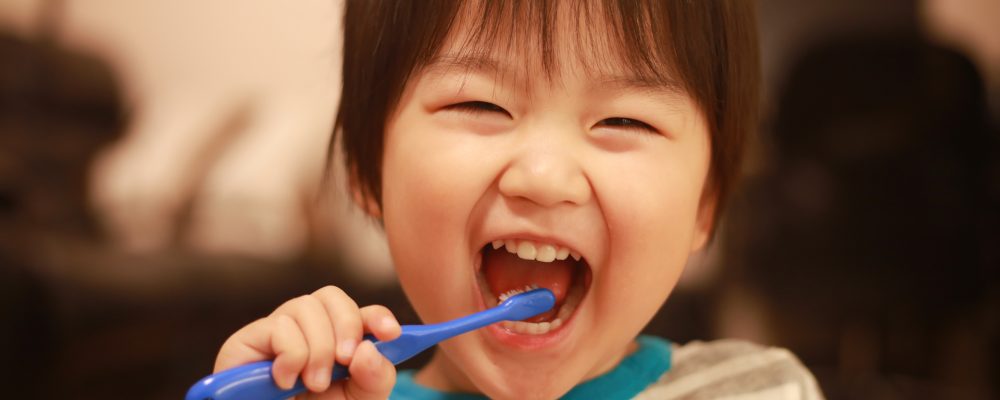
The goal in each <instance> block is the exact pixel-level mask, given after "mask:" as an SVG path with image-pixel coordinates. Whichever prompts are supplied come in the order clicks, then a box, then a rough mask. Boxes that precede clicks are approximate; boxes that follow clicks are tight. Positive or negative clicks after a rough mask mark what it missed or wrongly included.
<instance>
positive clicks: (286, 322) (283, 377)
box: [271, 315, 309, 389]
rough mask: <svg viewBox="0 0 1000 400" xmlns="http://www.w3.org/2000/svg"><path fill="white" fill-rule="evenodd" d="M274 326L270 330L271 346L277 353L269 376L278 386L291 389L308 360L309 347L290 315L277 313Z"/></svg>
mask: <svg viewBox="0 0 1000 400" xmlns="http://www.w3.org/2000/svg"><path fill="white" fill-rule="evenodd" d="M273 320H274V327H273V330H272V332H271V348H272V349H274V353H275V354H277V358H275V359H274V363H273V364H272V365H271V377H273V378H274V382H275V383H277V384H278V387H280V388H282V389H291V388H292V386H294V385H295V380H296V378H297V377H298V376H299V372H301V371H302V368H304V367H305V366H306V362H307V361H309V347H308V345H307V344H306V338H305V336H303V334H302V329H300V328H299V325H298V324H297V323H295V320H293V319H292V317H289V316H287V315H277V316H274V317H273Z"/></svg>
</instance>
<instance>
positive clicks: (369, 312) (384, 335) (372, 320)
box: [361, 305, 402, 341]
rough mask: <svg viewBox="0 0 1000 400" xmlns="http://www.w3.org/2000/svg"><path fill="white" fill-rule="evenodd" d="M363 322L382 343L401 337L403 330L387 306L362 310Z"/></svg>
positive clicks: (367, 307) (374, 306)
mask: <svg viewBox="0 0 1000 400" xmlns="http://www.w3.org/2000/svg"><path fill="white" fill-rule="evenodd" d="M361 322H362V323H364V325H365V328H367V329H368V331H369V332H371V333H372V334H373V335H375V337H376V338H377V339H378V340H380V341H387V340H393V339H395V338H397V337H399V334H400V333H401V332H402V329H401V328H400V326H399V321H397V320H396V316H394V315H392V311H389V309H388V308H385V306H380V305H371V306H365V307H362V308H361Z"/></svg>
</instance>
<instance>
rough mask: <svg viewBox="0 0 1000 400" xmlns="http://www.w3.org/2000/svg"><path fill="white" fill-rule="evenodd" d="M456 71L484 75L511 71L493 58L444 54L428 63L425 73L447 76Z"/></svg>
mask: <svg viewBox="0 0 1000 400" xmlns="http://www.w3.org/2000/svg"><path fill="white" fill-rule="evenodd" d="M455 69H458V70H461V71H462V72H477V73H483V74H497V73H502V74H505V75H506V74H508V73H511V72H513V71H510V70H509V69H508V68H506V65H503V64H501V63H500V62H498V61H497V60H496V59H494V58H493V57H487V56H478V55H471V54H461V55H456V54H443V55H439V56H436V57H434V58H432V59H431V60H430V62H428V63H427V66H425V67H424V71H426V72H427V73H428V74H431V75H439V74H446V73H448V72H451V71H453V70H455Z"/></svg>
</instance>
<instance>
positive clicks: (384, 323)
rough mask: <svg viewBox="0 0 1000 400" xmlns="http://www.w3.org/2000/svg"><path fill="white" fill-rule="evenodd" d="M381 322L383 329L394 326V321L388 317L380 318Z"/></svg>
mask: <svg viewBox="0 0 1000 400" xmlns="http://www.w3.org/2000/svg"><path fill="white" fill-rule="evenodd" d="M381 324H382V328H384V329H392V328H395V327H396V321H395V320H393V319H392V318H389V317H385V318H382V322H381Z"/></svg>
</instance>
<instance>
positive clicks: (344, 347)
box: [337, 340, 357, 357]
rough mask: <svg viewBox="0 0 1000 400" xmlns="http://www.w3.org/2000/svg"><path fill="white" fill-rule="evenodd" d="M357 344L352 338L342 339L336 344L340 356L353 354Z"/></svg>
mask: <svg viewBox="0 0 1000 400" xmlns="http://www.w3.org/2000/svg"><path fill="white" fill-rule="evenodd" d="M356 347H357V344H355V343H354V341H353V340H344V341H342V342H340V344H338V345H337V352H338V353H340V356H341V357H350V356H352V355H354V349H355V348H356Z"/></svg>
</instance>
